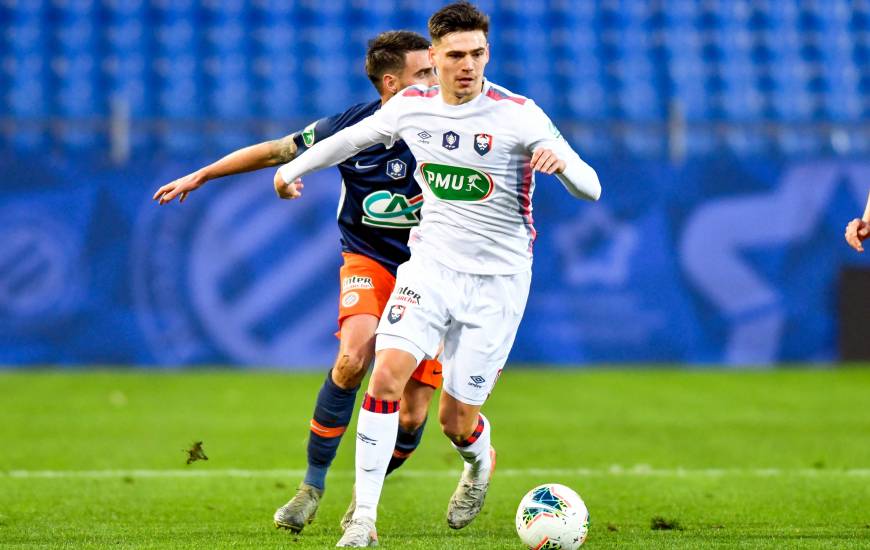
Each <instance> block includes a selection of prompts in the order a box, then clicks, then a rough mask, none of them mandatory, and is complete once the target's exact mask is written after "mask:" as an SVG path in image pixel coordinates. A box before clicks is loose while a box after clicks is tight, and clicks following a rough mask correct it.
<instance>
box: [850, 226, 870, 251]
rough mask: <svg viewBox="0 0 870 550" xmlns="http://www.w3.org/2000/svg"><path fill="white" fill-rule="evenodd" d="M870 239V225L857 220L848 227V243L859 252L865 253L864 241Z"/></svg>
mask: <svg viewBox="0 0 870 550" xmlns="http://www.w3.org/2000/svg"><path fill="white" fill-rule="evenodd" d="M867 237H870V223H868V222H865V221H864V220H862V219H859V218H855V219H854V220H852V221H850V222H849V225H847V226H846V242H847V243H849V246H851V247H852V248H854V249H855V250H857V251H858V252H864V245H863V244H861V243H862V242H863V241H864V239H866V238H867Z"/></svg>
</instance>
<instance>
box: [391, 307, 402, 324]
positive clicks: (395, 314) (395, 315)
mask: <svg viewBox="0 0 870 550" xmlns="http://www.w3.org/2000/svg"><path fill="white" fill-rule="evenodd" d="M404 315H405V306H400V305H395V306H392V307H390V312H389V313H387V321H389V322H390V323H392V324H396V323H398V322H399V321H401V320H402V317H404Z"/></svg>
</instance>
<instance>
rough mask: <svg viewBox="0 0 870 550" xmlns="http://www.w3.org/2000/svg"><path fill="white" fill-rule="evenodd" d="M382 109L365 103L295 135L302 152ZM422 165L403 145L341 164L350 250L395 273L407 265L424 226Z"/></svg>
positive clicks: (342, 223)
mask: <svg viewBox="0 0 870 550" xmlns="http://www.w3.org/2000/svg"><path fill="white" fill-rule="evenodd" d="M380 108H381V102H380V100H378V101H373V102H371V103H360V104H359V105H354V106H353V107H351V108H350V109H348V110H347V111H345V112H343V113H340V114H337V115H334V116H331V117H327V118H322V119H320V120H318V121H316V122H312V123H311V124H309V125H308V126H307V127H306V128H305V129H304V130H303V131H301V132H297V133H296V134H295V135H294V141H295V142H296V146H297V147H298V148H299V152H300V153H302V152H304V151H305V150H306V149H307V148H308V147H311V146H312V145H314V144H315V143H316V142H318V141H321V140H323V139H326V138H327V137H329V136H331V135H332V134H334V133H336V132H338V131H339V130H341V129H343V128H347V127H348V126H353V125H354V124H356V123H357V122H359V121H361V120H362V119H364V118H366V117H368V116H369V115H371V114H373V113H374V112H375V111H377V110H378V109H380ZM416 166H417V164H416V161H415V160H414V157H413V155H411V151H410V150H409V149H408V146H407V145H405V142H404V141H397V142H396V143H395V144H394V145H393V147H391V148H390V149H387V148H386V147H384V146H383V145H375V146H374V147H370V148H368V149H366V150H364V151H361V152H360V153H358V154H356V155H354V156H352V157H350V158H349V159H347V160H346V161H344V162H342V163H341V164H339V165H338V171H339V172H340V173H341V180H342V181H341V199H339V200H340V202H339V206H338V228H339V230H340V231H341V247H342V250H344V251H345V252H353V253H356V254H362V255H364V256H367V257H369V258H371V259H373V260H375V261H377V262H378V263H380V264H381V265H383V266H384V267H386V268H387V269H389V270H390V272H391V273H393V274H394V275H395V273H396V268H398V267H399V264H401V263H402V262H404V261H406V260H407V259H408V258H409V257H410V256H411V252H410V250H408V233H409V231H410V230H411V228H412V227H414V226H416V225H417V224H419V223H420V207H421V206H422V205H423V195H422V193H421V192H420V187H419V186H418V185H417V182H416V181H414V170H415V168H416Z"/></svg>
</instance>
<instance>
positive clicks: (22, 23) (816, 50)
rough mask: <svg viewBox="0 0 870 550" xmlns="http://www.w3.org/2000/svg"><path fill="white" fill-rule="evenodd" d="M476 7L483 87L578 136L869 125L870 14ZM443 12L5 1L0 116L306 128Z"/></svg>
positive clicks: (853, 5)
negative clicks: (379, 54)
mask: <svg viewBox="0 0 870 550" xmlns="http://www.w3.org/2000/svg"><path fill="white" fill-rule="evenodd" d="M479 4H480V5H481V7H482V8H483V9H485V10H489V11H490V12H491V13H492V19H493V22H492V29H493V32H492V36H491V42H492V47H493V62H492V65H491V67H490V69H489V71H488V74H489V76H490V77H491V78H492V79H493V80H495V81H498V82H499V83H501V84H503V85H505V86H507V87H508V88H511V89H513V90H514V91H516V92H518V93H524V94H528V95H530V96H532V97H534V98H535V99H536V100H537V101H538V102H539V103H540V104H542V105H543V106H544V107H545V108H546V109H547V110H548V112H550V113H551V114H552V116H553V118H555V119H557V120H559V121H560V122H570V123H571V124H573V125H576V126H577V127H582V126H586V127H601V125H606V124H617V125H627V126H632V125H634V126H635V127H637V128H644V127H647V128H649V127H655V126H656V125H657V126H658V127H661V126H662V125H666V124H667V121H668V120H669V119H670V118H671V117H672V115H674V114H675V113H678V114H679V115H680V116H681V117H682V118H683V119H685V121H686V122H687V123H688V124H689V125H690V126H693V127H697V128H704V127H711V126H712V125H716V124H720V125H721V124H733V125H736V126H740V127H744V128H748V127H752V126H753V125H756V126H757V125H758V124H762V123H765V122H768V121H773V122H775V123H781V124H783V125H792V126H802V127H805V128H806V127H809V126H808V125H813V124H814V125H817V126H818V125H825V124H829V123H836V124H843V125H844V126H845V130H844V131H846V132H847V133H848V132H851V128H849V126H850V124H851V123H853V122H855V121H857V120H860V119H862V118H867V117H870V0H824V1H822V0H817V1H816V0H753V1H749V0H703V1H701V0H659V1H656V2H645V1H644V2H641V1H633V0H598V1H594V2H593V1H589V2H575V1H571V0H551V1H549V2H547V3H541V2H524V1H520V0H501V1H499V2H497V3H496V2H495V1H494V0H490V1H484V2H479ZM438 5H440V3H439V2H436V1H434V0H426V1H422V0H419V1H411V0H401V1H398V2H397V1H394V0H389V1H388V0H349V1H347V2H326V3H324V2H316V1H314V0H299V1H296V2H287V1H281V0H253V1H244V0H197V1H194V0H150V1H145V0H103V1H95V0H53V1H49V0H4V1H0V29H2V35H0V111H2V112H4V113H8V117H9V118H11V119H12V120H15V121H29V122H31V123H32V122H34V121H38V120H44V119H51V120H58V119H69V120H78V119H82V120H99V119H105V118H106V117H107V116H108V114H109V113H110V111H111V109H112V106H113V105H117V104H118V101H121V102H123V104H124V105H126V106H127V108H128V109H129V113H130V115H131V116H132V117H133V119H134V120H136V121H141V122H143V126H153V125H152V124H146V123H147V122H148V121H158V120H162V121H168V122H169V123H172V122H173V121H182V122H185V121H186V122H185V123H187V124H189V123H190V122H191V121H194V120H207V119H218V120H225V121H242V120H246V121H250V120H269V119H278V120H286V121H290V120H292V121H297V120H303V119H307V118H310V117H311V116H313V115H315V114H326V113H331V112H334V111H336V110H340V109H342V108H343V107H344V106H346V105H347V104H349V103H352V102H354V101H356V100H364V99H367V98H369V97H371V96H372V95H373V92H372V91H371V89H370V85H369V83H368V80H367V79H366V78H365V76H364V75H363V74H362V56H363V53H364V51H365V43H366V40H367V39H368V38H369V37H370V35H371V34H372V33H373V32H374V31H372V29H381V28H383V29H386V28H396V27H411V28H416V29H418V30H422V27H423V23H424V21H425V18H426V16H427V15H428V14H429V13H431V11H432V10H434V9H435V8H436V7H437V6H438ZM70 125H71V126H75V124H70ZM93 131H96V130H91V132H93ZM98 133H99V132H98ZM744 133H745V132H744ZM805 133H806V132H802V134H805ZM593 134H600V132H595V133H591V134H590V137H589V140H593V141H594V140H596V139H598V140H599V141H600V142H595V143H593V145H595V146H596V147H597V148H607V147H612V146H614V143H615V144H616V146H619V147H627V148H628V149H629V150H633V149H636V150H639V151H643V150H647V149H650V150H657V149H660V148H661V145H660V143H659V142H660V141H661V139H647V138H646V137H644V136H647V135H649V133H648V132H647V131H646V130H642V129H640V130H636V131H631V132H611V134H613V135H612V136H611V137H610V138H608V139H603V138H600V139H599V137H595V136H594V135H593ZM737 134H741V132H737ZM47 135H48V137H46V138H45V139H53V137H52V136H53V133H52V132H48V134H47ZM653 135H655V134H653ZM819 135H821V136H822V137H821V138H820V137H819ZM819 135H816V137H815V138H814V139H809V138H799V139H798V138H795V139H792V138H786V137H784V136H785V134H770V135H769V136H768V137H767V138H764V139H761V138H758V139H748V140H744V139H740V138H735V137H722V136H720V137H718V138H717V137H714V136H710V138H709V139H708V140H701V141H702V142H710V143H712V144H713V147H715V146H716V144H717V143H725V144H731V146H732V147H735V150H743V149H747V150H749V151H754V150H758V151H763V150H766V149H767V148H768V147H771V148H773V149H776V148H780V149H782V150H784V151H791V150H802V149H803V148H805V147H806V143H804V142H805V141H809V142H810V143H815V144H816V145H810V146H809V147H810V149H812V148H813V147H822V148H824V147H826V146H828V145H829V143H828V142H829V141H830V139H827V138H826V137H825V136H827V134H819ZM828 137H829V136H828ZM100 139H101V138H99V137H98V136H94V137H93V139H80V140H78V141H77V143H79V144H84V145H85V146H90V145H88V144H90V143H91V142H92V141H93V142H99V141H100ZM24 141H25V142H29V141H28V140H24ZM152 141H154V142H155V143H156V144H157V145H161V144H163V141H162V139H161V138H160V137H159V136H157V138H156V139H155V140H152ZM750 142H751V144H750V145H747V143H750ZM847 142H848V143H849V144H859V146H860V144H861V143H863V140H861V139H858V137H857V136H856V137H855V138H854V139H848V140H847ZM735 143H741V145H739V146H735V145H733V144H735ZM796 143H797V145H796ZM850 147H851V145H850ZM703 148H704V147H703V146H702V147H701V149H703Z"/></svg>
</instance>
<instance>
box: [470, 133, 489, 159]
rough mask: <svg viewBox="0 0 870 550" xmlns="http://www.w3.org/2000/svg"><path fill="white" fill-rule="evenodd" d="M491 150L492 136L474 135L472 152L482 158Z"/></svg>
mask: <svg viewBox="0 0 870 550" xmlns="http://www.w3.org/2000/svg"><path fill="white" fill-rule="evenodd" d="M490 149H492V136H491V135H489V134H474V150H475V151H477V154H478V155H480V156H483V155H485V154H487V153H489V150H490Z"/></svg>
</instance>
